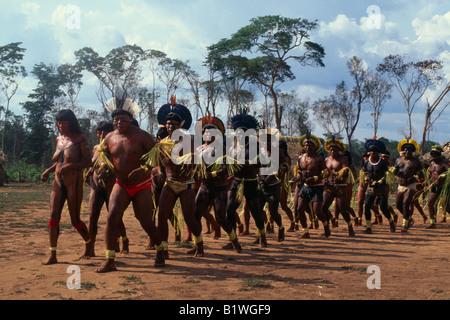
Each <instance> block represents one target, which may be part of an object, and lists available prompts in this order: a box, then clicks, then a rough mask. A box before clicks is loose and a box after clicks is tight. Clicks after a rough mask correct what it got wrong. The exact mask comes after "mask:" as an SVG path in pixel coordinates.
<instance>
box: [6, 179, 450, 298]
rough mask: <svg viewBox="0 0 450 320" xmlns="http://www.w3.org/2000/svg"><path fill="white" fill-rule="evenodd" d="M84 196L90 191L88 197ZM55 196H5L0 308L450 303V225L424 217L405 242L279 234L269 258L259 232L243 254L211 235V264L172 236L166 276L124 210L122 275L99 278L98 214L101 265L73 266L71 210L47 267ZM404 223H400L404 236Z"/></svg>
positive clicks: (244, 240) (379, 236)
mask: <svg viewBox="0 0 450 320" xmlns="http://www.w3.org/2000/svg"><path fill="white" fill-rule="evenodd" d="M88 189H89V187H86V189H85V193H86V194H87V192H88V191H89V190H88ZM49 192H50V187H49V186H43V185H38V186H32V185H7V186H5V187H1V188H0V227H1V229H0V248H1V253H0V265H1V271H2V272H1V273H0V300H68V299H70V300H127V299H131V300H179V301H182V300H191V301H192V300H197V301H206V300H208V301H215V300H226V301H247V300H252V301H255V300H259V301H264V300H266V301H283V300H291V301H293V300H448V299H449V298H450V262H449V259H450V254H449V253H450V222H446V223H439V224H438V227H437V229H434V230H430V229H425V226H426V225H427V224H423V222H422V219H421V217H420V215H419V213H418V212H415V213H414V218H415V220H416V224H415V225H414V226H413V227H412V228H411V229H410V231H409V232H408V233H407V234H402V233H401V232H400V231H399V230H398V231H397V232H396V233H389V227H388V225H387V223H384V224H382V225H375V226H374V233H373V234H371V235H367V234H363V232H362V231H363V227H356V237H354V238H349V237H348V236H347V227H346V226H344V222H343V221H342V220H341V221H340V226H339V227H336V228H333V229H332V236H331V237H330V238H321V237H320V234H321V233H322V227H320V229H312V230H311V239H301V238H300V236H301V233H300V231H296V232H287V233H286V240H285V241H284V242H281V243H279V242H277V236H276V233H274V234H268V243H269V245H268V247H267V248H260V247H258V246H257V245H254V244H253V243H252V242H253V241H254V239H255V237H256V229H255V228H254V223H253V221H251V234H250V235H248V236H241V237H239V238H240V242H241V244H242V245H243V251H242V253H240V254H238V253H236V252H234V251H233V250H224V249H222V248H221V247H222V246H223V245H224V244H226V243H227V240H226V236H225V235H224V234H222V237H221V238H220V239H216V240H215V239H213V238H212V237H211V235H209V234H205V235H204V236H203V237H204V241H205V257H202V258H195V257H192V256H190V255H188V254H186V251H187V250H188V249H189V243H187V244H186V243H175V242H173V240H174V235H173V229H171V228H170V232H171V233H170V236H169V244H170V246H169V250H170V259H169V260H167V261H166V267H164V268H155V267H153V257H154V253H155V252H154V251H151V250H145V248H144V245H145V243H146V235H145V234H144V232H143V230H142V229H141V228H140V226H139V224H138V221H137V220H136V219H135V217H134V215H133V212H132V210H131V209H128V210H127V211H126V213H125V216H124V222H125V225H126V228H127V233H128V237H129V239H130V253H128V254H121V253H118V254H117V256H116V260H117V267H118V271H116V272H111V273H106V274H98V273H96V272H95V269H96V267H98V266H100V265H101V264H102V262H103V261H104V259H105V258H104V252H105V246H104V244H105V243H104V230H105V217H106V211H103V212H102V215H101V217H100V222H99V234H98V239H97V243H96V244H97V245H96V253H97V257H94V258H91V259H90V260H77V259H78V257H79V256H80V255H81V254H82V253H83V247H84V244H83V241H82V239H81V237H80V236H79V234H78V233H77V232H76V231H74V230H73V228H72V227H71V226H70V219H69V216H68V212H67V208H65V209H64V212H63V216H62V221H61V222H62V223H63V224H65V225H66V227H63V228H62V233H61V235H60V238H59V243H58V251H57V252H58V259H59V263H58V264H55V265H50V266H45V265H42V264H41V262H42V261H44V260H46V257H47V255H48V254H49V249H48V248H49V243H48V231H47V224H48V216H49V201H48V199H49ZM26 194H29V196H30V197H27V196H26ZM20 195H23V197H20ZM35 198H36V199H37V200H36V201H34V200H33V199H35ZM8 199H19V200H18V201H19V202H21V203H20V204H16V205H14V204H12V203H11V202H8ZM86 199H87V197H86ZM86 211H87V202H86V200H85V202H84V204H83V209H82V212H83V214H82V219H83V221H85V222H87V217H88V216H87V212H86ZM282 217H283V220H284V223H285V225H288V218H287V216H286V215H285V214H284V213H282ZM440 218H441V217H439V220H438V221H440ZM203 221H204V220H203ZM400 223H401V219H399V222H398V228H399V229H400ZM204 230H205V229H204ZM275 231H277V228H275ZM371 266H375V267H371ZM77 267H78V268H79V269H76V270H79V273H78V274H79V276H80V280H81V288H80V289H70V288H69V286H68V285H67V281H68V279H69V277H72V276H73V275H75V273H73V274H72V272H73V271H71V270H72V269H71V268H77ZM372 268H375V269H372ZM377 268H378V269H377ZM373 270H375V273H372V272H374V271H373ZM377 286H378V288H377ZM374 287H375V288H374Z"/></svg>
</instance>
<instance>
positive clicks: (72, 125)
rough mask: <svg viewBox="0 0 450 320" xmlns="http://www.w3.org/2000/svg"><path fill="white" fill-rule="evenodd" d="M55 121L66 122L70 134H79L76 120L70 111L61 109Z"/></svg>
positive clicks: (78, 125) (79, 129) (79, 130)
mask: <svg viewBox="0 0 450 320" xmlns="http://www.w3.org/2000/svg"><path fill="white" fill-rule="evenodd" d="M56 121H68V122H69V131H70V133H81V128H80V124H79V123H78V119H77V117H76V116H75V114H74V113H73V111H72V110H70V109H63V110H60V111H58V113H57V114H56Z"/></svg>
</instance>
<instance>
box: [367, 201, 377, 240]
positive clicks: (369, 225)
mask: <svg viewBox="0 0 450 320" xmlns="http://www.w3.org/2000/svg"><path fill="white" fill-rule="evenodd" d="M375 198H376V196H375V195H373V194H366V198H365V201H364V216H365V218H366V230H364V233H369V234H370V233H372V212H371V209H372V206H373V203H374V202H375Z"/></svg>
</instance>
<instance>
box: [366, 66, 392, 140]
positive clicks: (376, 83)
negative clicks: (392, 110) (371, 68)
mask: <svg viewBox="0 0 450 320" xmlns="http://www.w3.org/2000/svg"><path fill="white" fill-rule="evenodd" d="M367 80H368V81H367V91H368V98H367V104H368V105H369V106H370V107H371V108H372V112H371V116H372V117H373V136H374V137H376V136H377V133H378V121H379V119H380V117H381V113H382V111H383V105H384V103H385V102H386V100H388V99H390V98H391V90H392V84H390V83H388V82H387V81H386V80H385V79H383V78H382V77H381V76H380V75H379V74H378V73H375V72H369V74H368V76H367Z"/></svg>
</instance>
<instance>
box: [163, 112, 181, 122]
mask: <svg viewBox="0 0 450 320" xmlns="http://www.w3.org/2000/svg"><path fill="white" fill-rule="evenodd" d="M169 120H175V121H177V122H178V123H180V124H181V122H182V121H183V119H181V117H180V116H179V115H178V114H176V113H173V112H171V113H169V114H168V115H167V117H166V122H167V121H169Z"/></svg>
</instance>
